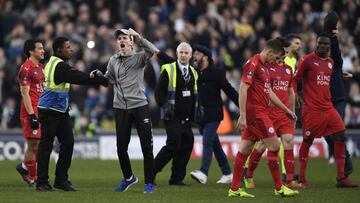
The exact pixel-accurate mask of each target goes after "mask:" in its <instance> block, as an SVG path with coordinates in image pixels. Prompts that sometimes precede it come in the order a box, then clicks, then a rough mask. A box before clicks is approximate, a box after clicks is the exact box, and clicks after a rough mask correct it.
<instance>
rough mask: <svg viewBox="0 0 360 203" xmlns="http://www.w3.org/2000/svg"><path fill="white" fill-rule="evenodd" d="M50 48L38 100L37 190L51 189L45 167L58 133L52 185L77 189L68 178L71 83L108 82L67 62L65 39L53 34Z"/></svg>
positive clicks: (69, 53)
mask: <svg viewBox="0 0 360 203" xmlns="http://www.w3.org/2000/svg"><path fill="white" fill-rule="evenodd" d="M53 51H54V55H53V56H52V57H51V58H50V60H49V62H48V63H47V64H46V66H45V82H44V85H43V86H44V91H43V92H42V94H41V96H40V99H39V103H38V109H39V121H40V123H41V132H42V134H41V139H40V143H39V152H38V163H37V175H38V179H37V183H36V190H38V191H41V192H47V191H52V190H53V189H52V187H51V186H50V184H49V180H48V179H49V175H48V169H49V159H50V153H51V151H52V148H53V143H54V138H55V137H57V139H58V141H59V143H60V153H59V160H58V162H57V164H56V172H55V176H56V177H55V182H54V187H55V188H57V189H60V190H64V191H76V190H75V188H74V187H73V185H72V184H71V182H70V181H69V179H68V176H69V175H68V170H69V168H70V164H71V157H72V153H73V148H74V135H73V129H72V126H73V125H72V122H71V120H70V116H69V113H68V112H69V90H70V84H79V85H99V84H101V85H104V86H107V85H108V83H109V80H108V79H107V78H105V77H102V76H99V77H94V78H90V75H89V74H87V73H84V72H81V71H79V70H76V69H74V68H73V67H71V66H70V65H68V64H67V63H66V61H67V60H69V59H70V58H71V56H72V49H71V44H70V41H69V40H68V39H66V38H64V37H58V38H56V39H55V40H54V43H53Z"/></svg>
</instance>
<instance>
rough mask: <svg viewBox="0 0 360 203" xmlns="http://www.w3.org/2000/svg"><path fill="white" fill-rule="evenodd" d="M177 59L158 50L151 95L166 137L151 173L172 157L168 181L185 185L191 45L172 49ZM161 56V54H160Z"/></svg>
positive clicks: (192, 89)
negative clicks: (158, 67) (157, 72)
mask: <svg viewBox="0 0 360 203" xmlns="http://www.w3.org/2000/svg"><path fill="white" fill-rule="evenodd" d="M176 54H177V59H172V58H171V57H168V56H167V55H166V54H165V53H162V52H160V53H159V54H158V57H159V58H160V59H162V60H163V61H164V62H165V63H167V64H164V65H163V66H162V67H161V74H160V78H159V82H158V84H157V87H156V90H155V99H156V102H157V104H158V105H159V106H160V107H161V119H162V120H163V121H164V124H165V129H166V134H167V140H166V145H165V146H164V147H163V148H162V149H161V150H160V152H159V153H158V154H157V156H156V157H155V160H154V172H155V176H156V174H157V173H159V172H160V171H161V170H162V169H163V168H164V166H165V165H166V164H167V163H168V162H169V161H170V160H171V159H172V160H173V161H172V168H171V177H170V180H169V184H170V185H178V186H182V185H185V184H184V182H183V180H184V178H185V174H186V166H187V164H188V162H189V159H190V155H191V151H192V148H193V144H194V135H193V132H192V128H191V123H190V122H191V121H192V120H193V115H194V110H195V107H196V103H197V99H196V97H197V84H196V80H197V73H196V71H195V69H194V68H193V67H191V66H190V64H189V61H190V58H191V54H192V48H191V46H190V45H189V44H188V43H185V42H182V43H180V44H179V46H178V47H177V50H176ZM164 57H165V58H164Z"/></svg>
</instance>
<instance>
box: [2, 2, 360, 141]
mask: <svg viewBox="0 0 360 203" xmlns="http://www.w3.org/2000/svg"><path fill="white" fill-rule="evenodd" d="M356 2H357V1H355V0H346V1H334V0H327V1H325V0H316V1H315V0H312V1H300V0H283V1H280V0H146V1H142V0H94V1H82V0H75V1H74V0H73V1H67V0H52V1H50V0H34V1H26V0H19V1H0V10H1V11H2V12H1V13H0V103H1V109H0V112H1V117H0V119H1V126H0V128H1V129H7V128H16V127H20V122H19V116H18V115H19V107H20V100H21V95H20V91H19V85H18V81H17V72H18V70H19V66H20V65H21V64H22V63H23V61H24V55H23V53H22V48H23V44H24V41H25V40H26V39H28V38H30V37H34V38H40V39H42V40H44V42H45V47H46V49H47V51H48V53H47V56H50V55H51V53H50V50H51V45H52V40H53V39H54V38H55V37H56V36H65V37H67V38H69V39H70V40H71V41H72V43H73V44H72V46H73V49H74V56H73V58H72V60H71V62H70V63H71V64H73V65H74V66H75V67H77V68H78V69H80V70H82V71H86V72H90V71H91V70H94V69H96V68H99V69H100V70H102V71H105V69H106V66H107V62H108V60H109V58H110V56H111V55H113V54H114V53H115V52H116V51H117V47H116V41H115V39H114V38H113V31H114V30H115V28H130V27H131V28H133V29H134V30H136V31H137V32H138V33H140V34H141V35H143V36H144V37H145V38H147V39H148V40H149V41H151V42H153V43H154V44H155V45H156V46H157V47H158V48H159V49H160V50H162V51H166V52H167V53H168V54H169V55H170V56H174V54H175V52H174V51H175V48H176V46H177V45H178V44H179V42H181V41H187V42H189V43H190V44H192V45H193V44H202V45H205V46H208V47H210V48H211V51H212V56H213V59H214V62H215V64H216V65H217V66H218V67H220V68H223V69H225V70H226V71H227V78H228V80H229V81H230V82H231V84H232V85H233V87H235V88H236V89H238V87H239V82H240V81H239V80H240V76H241V73H242V65H243V64H244V63H245V62H246V60H247V59H248V58H250V56H252V55H253V54H254V53H257V52H259V50H261V49H262V48H263V47H264V44H265V42H266V40H267V39H270V38H274V37H277V36H279V35H283V36H284V35H287V34H289V33H298V34H300V35H301V36H302V41H303V46H302V51H301V54H300V57H301V56H303V55H305V54H307V53H309V52H311V51H312V50H313V49H314V47H315V39H316V34H317V33H320V32H321V27H322V24H323V18H324V17H325V15H326V14H327V12H328V11H330V10H334V11H336V12H337V13H339V16H340V18H341V29H340V30H341V33H340V37H339V40H340V45H341V50H342V57H343V60H344V63H343V68H344V70H346V71H351V72H358V71H360V63H359V51H360V44H359V43H355V42H359V41H360V16H359V13H360V5H358V4H357V3H356ZM161 65H162V64H161V63H160V61H159V60H158V59H157V58H156V56H154V57H153V58H152V59H151V63H150V65H149V66H148V67H146V69H145V82H146V85H147V86H146V95H147V97H148V100H149V103H150V108H151V114H152V119H153V125H154V127H157V126H161V122H159V119H160V111H159V108H158V107H157V105H156V103H155V100H154V94H153V90H154V88H155V86H156V81H157V80H158V78H159V75H160V67H161ZM346 86H347V88H348V91H349V101H350V102H349V104H348V106H347V109H346V116H345V124H346V126H347V127H351V128H359V127H360V108H359V107H358V106H359V104H358V102H360V90H359V81H351V80H346ZM112 98H113V97H112V88H103V87H98V88H92V87H84V86H81V87H80V86H76V85H73V86H72V90H71V101H72V104H71V112H70V113H71V115H72V117H73V118H74V125H75V130H76V131H77V133H78V134H89V135H91V134H93V131H94V130H95V129H96V128H95V127H94V126H99V127H102V128H105V129H106V128H112V129H114V122H113V114H112V111H111V108H112ZM224 100H228V99H227V98H226V97H225V96H224ZM225 103H226V104H227V109H228V110H229V112H230V114H231V115H232V116H233V118H234V119H235V118H237V114H238V109H237V107H236V106H235V105H234V104H232V103H231V102H225Z"/></svg>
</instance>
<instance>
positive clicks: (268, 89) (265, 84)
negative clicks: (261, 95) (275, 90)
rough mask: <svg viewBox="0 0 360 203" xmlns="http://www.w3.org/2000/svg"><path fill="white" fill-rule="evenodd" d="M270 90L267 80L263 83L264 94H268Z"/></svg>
mask: <svg viewBox="0 0 360 203" xmlns="http://www.w3.org/2000/svg"><path fill="white" fill-rule="evenodd" d="M270 88H271V84H270V83H269V82H268V80H266V82H265V83H264V92H265V93H267V94H269V93H270Z"/></svg>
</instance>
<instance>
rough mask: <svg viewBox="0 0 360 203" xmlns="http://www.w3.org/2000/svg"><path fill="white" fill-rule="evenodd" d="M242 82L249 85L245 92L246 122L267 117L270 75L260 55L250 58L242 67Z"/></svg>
mask: <svg viewBox="0 0 360 203" xmlns="http://www.w3.org/2000/svg"><path fill="white" fill-rule="evenodd" d="M241 80H242V82H244V83H247V84H249V85H250V88H249V89H248V91H247V100H246V120H247V122H251V121H253V120H254V119H255V118H261V117H263V116H267V115H268V109H269V92H270V75H269V71H268V68H267V67H266V66H265V64H263V63H262V62H261V60H260V55H259V54H256V55H255V56H253V57H251V58H250V59H249V60H248V61H247V62H246V63H245V65H244V67H243V75H242V78H241Z"/></svg>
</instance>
